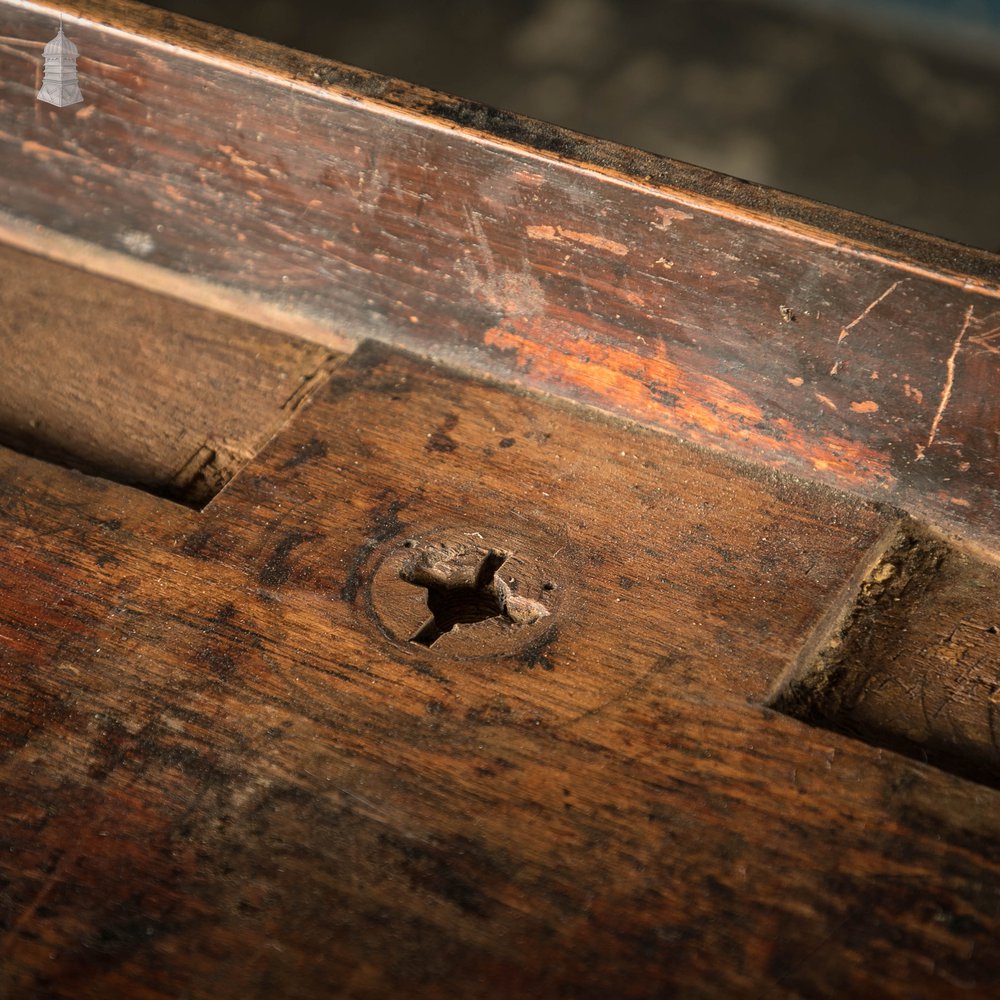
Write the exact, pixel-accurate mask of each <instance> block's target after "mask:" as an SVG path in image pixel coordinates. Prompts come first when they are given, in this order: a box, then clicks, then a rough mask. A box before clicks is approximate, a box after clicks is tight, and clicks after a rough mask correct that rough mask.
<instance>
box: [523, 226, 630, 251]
mask: <svg viewBox="0 0 1000 1000" xmlns="http://www.w3.org/2000/svg"><path fill="white" fill-rule="evenodd" d="M525 232H526V233H527V234H528V237H529V238H530V239H533V240H548V241H549V242H552V243H561V242H564V241H567V240H568V241H569V242H570V243H582V244H583V245H584V246H588V247H594V248H595V249H597V250H606V251H607V252H608V253H613V254H615V255H616V256H617V257H625V256H626V255H627V254H628V247H627V246H625V244H624V243H617V242H615V240H609V239H607V238H606V237H604V236H596V235H594V234H593V233H581V232H578V231H577V230H575V229H563V227H562V226H528V228H527V229H526V230H525Z"/></svg>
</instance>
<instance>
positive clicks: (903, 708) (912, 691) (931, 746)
mask: <svg viewBox="0 0 1000 1000" xmlns="http://www.w3.org/2000/svg"><path fill="white" fill-rule="evenodd" d="M998 615H1000V568H998V567H997V566H996V565H994V564H992V563H991V562H987V561H984V560H983V559H981V558H978V557H977V556H976V555H975V554H973V553H972V552H969V551H967V550H965V549H963V548H962V547H961V546H956V545H954V544H950V543H949V542H947V541H946V540H945V539H944V538H942V537H940V536H938V535H936V534H935V533H933V532H930V531H928V530H927V529H926V528H922V527H921V526H920V525H917V524H914V523H913V522H910V521H906V522H903V523H902V524H901V525H900V526H899V527H898V528H897V529H896V530H895V531H893V532H892V533H891V535H890V537H889V538H888V540H887V544H886V547H885V548H884V550H883V551H882V552H881V553H880V554H879V556H878V558H877V559H876V561H875V563H874V565H872V566H871V567H870V569H869V571H868V573H867V575H866V576H865V577H864V579H863V580H862V581H861V584H860V587H859V589H858V591H857V594H856V596H855V598H854V601H853V604H852V605H851V606H850V608H849V610H848V611H847V612H846V613H844V614H842V615H840V616H839V618H838V619H837V620H836V621H835V622H834V623H833V626H832V628H829V629H828V630H823V631H821V632H820V633H819V634H818V635H817V636H816V637H815V638H814V639H813V640H812V641H811V642H810V643H808V644H807V645H806V647H805V651H804V653H803V654H802V656H801V657H800V662H799V665H798V667H796V668H795V670H794V671H793V672H792V674H791V675H790V677H789V678H788V680H787V681H786V682H784V683H783V684H782V685H781V687H780V689H779V690H778V691H777V693H776V694H775V696H774V698H773V699H772V700H771V704H772V705H773V706H774V707H775V708H778V709H779V710H781V711H783V712H788V713H789V714H791V715H794V716H796V717H797V718H801V719H803V720H805V721H807V722H810V723H812V724H814V725H822V726H828V727H831V728H834V729H837V730H839V731H841V732H846V733H850V734H852V735H855V736H857V737H859V738H861V739H865V740H868V741H869V742H871V743H873V744H875V745H877V746H884V747H889V748H890V749H893V750H895V751H897V752H900V753H905V754H908V755H910V756H912V757H914V758H916V759H917V760H923V761H929V762H931V763H933V764H935V765H936V766H938V767H944V768H946V769H948V770H950V771H952V772H954V773H956V774H961V775H962V776H964V777H967V778H971V779H972V780H974V781H979V782H984V783H986V784H989V785H993V786H1000V677H998V675H997V665H998V663H1000V641H998V640H997V638H996V633H995V632H991V631H990V627H989V623H990V622H991V621H993V620H994V619H995V618H996V617H997V616H998Z"/></svg>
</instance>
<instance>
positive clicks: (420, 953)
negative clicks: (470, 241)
mask: <svg viewBox="0 0 1000 1000" xmlns="http://www.w3.org/2000/svg"><path fill="white" fill-rule="evenodd" d="M0 517H2V520H3V530H2V532H0V635H2V645H0V650H2V652H0V656H2V659H0V677H2V698H0V797H2V800H3V801H2V803H0V844H2V848H3V849H2V850H0V877H2V878H3V879H4V883H3V886H2V894H0V907H2V909H0V926H2V927H3V930H4V934H3V936H2V937H0V953H2V954H3V955H4V958H5V961H3V962H0V983H2V984H3V985H2V989H4V990H6V992H7V994H8V995H10V996H13V997H27V996H37V995H39V994H41V995H44V996H51V997H74V998H77V997H88V996H94V997H98V996H100V997H103V996H109V995H128V996H137V997H151V998H152V997H173V996H178V995H182V996H189V997H229V996H231V997H264V996H267V997H274V996H295V997H303V996H329V995H350V996H357V997H378V996H401V995H406V996H425V997H445V996H448V997H452V996H473V995H474V996H485V997H490V996H495V997H507V996H511V995H531V996H581V997H587V996H593V997H598V996H601V997H606V996H623V997H651V996H662V995H664V993H669V992H672V991H683V992H684V993H685V994H687V995H705V996H733V995H745V996H761V995H768V996H801V995H810V996H835V995H836V996H843V995H856V996H860V995H864V996H877V995H890V994H891V995H906V996H914V997H932V996H934V997H936V996H944V995H951V994H952V993H958V992H960V991H972V992H973V993H975V992H978V993H980V994H982V995H988V994H989V992H990V991H991V990H995V989H997V988H998V987H1000V949H998V946H997V940H998V931H1000V863H998V860H997V855H996V851H995V846H996V842H997V837H998V834H1000V827H998V817H1000V811H998V808H997V807H998V804H1000V798H998V795H1000V793H998V792H996V791H994V790H992V789H988V788H984V787H982V786H978V785H975V784H973V783H970V782H967V781H963V780H961V779H959V778H955V777H953V776H950V775H948V774H946V773H944V772H942V771H939V770H936V769H934V768H931V767H928V766H926V765H922V764H918V763H915V762H913V761H910V760H907V759H906V758H903V757H900V756H897V755H895V754H893V753H889V752H885V751H882V750H878V749H875V748H872V747H870V746H868V745H866V744H864V743H862V742H860V741H857V740H854V739H851V738H849V737H847V736H844V735H840V734H837V733H832V732H826V731H824V730H820V729H816V728H813V727H811V726H807V725H805V724H803V723H801V722H798V721H796V720H795V719H792V718H789V717H787V716H783V715H780V714H778V713H775V712H773V711H771V710H769V709H767V708H764V707H761V706H760V704H759V702H760V701H761V700H762V699H763V698H764V697H765V696H766V690H767V686H768V685H769V684H771V683H773V682H775V681H776V680H777V679H778V674H779V673H780V672H781V671H783V670H787V669H788V668H789V667H790V665H792V663H793V660H794V658H795V656H796V653H797V652H798V648H797V647H798V644H800V643H802V642H806V641H808V639H809V636H810V634H811V633H812V632H814V631H815V630H816V628H819V627H822V625H823V623H822V621H821V619H822V618H823V616H824V613H825V612H826V611H827V610H828V609H829V607H830V605H831V603H832V602H834V601H835V600H836V599H837V598H838V594H839V593H840V592H841V591H842V590H843V589H844V588H848V589H849V588H850V587H851V586H853V584H852V583H851V577H852V574H856V572H858V571H862V572H863V571H864V570H865V568H866V567H868V566H870V565H871V564H872V563H873V562H877V561H878V560H877V556H878V552H879V551H880V550H881V549H880V547H882V546H885V545H886V544H887V540H888V539H890V538H891V537H892V535H893V532H894V531H895V530H896V525H897V524H898V518H897V515H896V514H895V513H894V512H893V511H892V510H890V509H888V508H882V507H876V506H873V505H870V504H866V503H865V502H863V501H860V500H857V499H852V498H849V497H846V496H844V495H841V494H836V493H833V492H832V491H828V490H825V489H823V488H820V487H817V486H811V485H808V484H804V483H799V482H796V481H794V480H791V479H789V478H787V477H784V476H779V475H777V474H774V473H771V472H767V471H762V470H753V469H750V468H748V467H744V466H740V465H738V464H736V463H733V462H731V461H728V460H723V459H720V458H718V457H713V456H711V455H709V454H707V453H705V452H703V451H699V450H696V449H691V448H689V447H687V446H683V445H680V444H677V443H675V442H672V441H671V440H670V439H669V438H667V437H664V436H660V435H657V434H655V433H653V432H651V431H647V430H643V429H641V428H639V427H637V426H636V425H634V424H622V423H617V422H615V421H613V420H610V419H607V418H605V417H601V416H597V415H594V414H592V413H588V412H587V411H585V410H583V409H581V408H576V407H571V406H568V405H566V404H561V403H554V402H551V401H544V400H542V399H539V398H537V397H532V396H529V395H525V394H522V393H520V392H517V391H514V390H512V389H510V388H505V387H502V386H499V385H495V384H490V383H485V382H478V381H475V380H472V379H469V378H465V377H460V376H458V375H456V374H454V373H451V372H449V371H447V370H443V369H437V368H434V367H432V366H430V365H428V364H427V363H426V362H422V361H419V360H417V359H414V358H412V357H409V356H406V355H401V354H397V353H393V352H388V351H386V350H385V349H382V348H377V347H366V348H364V349H363V350H361V351H359V352H358V353H356V354H355V355H354V356H353V357H352V358H351V359H350V360H349V362H348V363H347V364H346V365H344V366H342V367H340V368H338V369H337V370H336V371H334V372H333V374H332V375H331V378H330V381H329V383H328V384H327V385H326V386H325V387H323V388H321V389H320V390H319V391H318V392H317V393H316V394H315V395H314V396H313V400H312V402H311V403H309V404H307V405H306V406H305V407H304V408H302V409H301V410H300V411H299V412H298V413H297V414H296V415H295V417H294V419H293V420H292V421H291V422H290V423H289V424H288V425H286V427H285V428H284V429H283V430H282V431H281V432H280V433H279V435H278V436H277V437H276V438H275V439H274V440H273V441H272V442H271V444H270V445H269V446H268V447H267V448H266V449H265V450H264V451H263V452H262V453H261V455H260V456H259V457H258V458H257V459H256V460H255V461H254V462H252V463H251V465H250V466H249V467H248V468H247V469H245V470H244V471H243V472H242V473H241V474H240V475H239V476H237V478H236V479H235V480H233V481H232V482H231V483H230V484H229V486H228V487H227V489H226V490H224V491H223V492H222V493H220V494H219V495H218V496H217V497H216V498H215V499H214V500H213V501H212V502H211V503H210V504H209V505H208V507H207V508H205V510H203V511H201V512H197V511H194V510H190V509H188V508H185V507H182V506H179V505H176V504H172V503H169V502H167V501H164V500H160V499H157V498H155V497H152V496H150V495H148V494H146V493H142V492H140V491H136V490H133V489H129V488H127V487H123V486H120V485H117V484H113V483H108V482H105V481H102V480H97V479H92V478H88V477H85V476H82V475H80V474H79V473H76V472H73V471H69V470H64V469H61V468H58V467H55V466H53V465H48V464H46V463H42V462H38V461H36V460H34V459H30V458H25V457H22V456H19V455H17V454H15V453H13V452H11V451H6V450H4V451H0ZM491 551H492V552H502V554H503V557H504V561H503V563H502V565H501V566H500V568H499V571H498V572H499V573H500V575H501V577H502V579H503V581H504V587H505V588H507V590H508V591H509V592H510V593H513V594H514V595H515V596H518V597H520V598H522V599H524V600H525V601H530V602H532V603H533V605H541V606H542V607H543V610H544V611H547V612H548V613H547V614H542V613H540V612H539V611H538V609H537V608H536V613H535V615H534V617H533V618H531V619H530V620H528V619H524V620H523V621H522V623H521V624H514V622H513V621H510V620H508V619H509V616H508V619H504V617H503V616H502V615H494V616H493V618H492V619H488V620H483V621H480V622H478V623H469V622H466V623H465V624H460V625H459V627H458V628H457V630H456V629H452V630H451V631H450V632H448V633H447V634H445V635H444V636H442V637H441V638H439V639H438V640H437V641H435V642H433V643H432V644H431V645H429V646H428V645H424V644H422V643H419V642H413V641H412V638H413V637H414V636H415V635H416V634H417V631H418V630H414V631H411V625H412V623H413V622H416V623H417V626H419V625H420V622H421V621H422V620H423V619H424V618H425V617H426V615H427V613H428V610H429V609H428V608H427V607H426V606H425V603H424V602H425V601H426V600H427V597H426V594H427V593H428V592H427V591H425V590H424V589H423V588H421V587H419V586H417V585H415V584H412V583H407V582H406V581H405V580H404V579H401V577H400V573H401V572H402V573H403V575H404V576H410V577H416V576H420V573H418V572H417V569H415V568H414V566H415V565H416V564H415V563H414V560H416V562H417V563H419V565H420V566H421V567H423V568H424V570H427V567H432V566H437V567H438V568H439V569H440V566H441V563H442V561H443V562H444V563H446V564H447V565H450V566H451V567H452V570H453V571H454V573H455V574H456V579H457V578H459V577H461V578H462V579H466V578H465V577H463V576H462V574H463V573H464V572H465V570H464V569H463V568H462V566H460V565H458V564H459V563H461V562H462V559H463V558H466V557H468V559H470V560H472V559H473V555H474V554H475V553H477V552H478V553H483V554H487V553H489V552H491ZM456 552H461V553H464V556H461V557H459V556H457V555H456ZM425 557H426V558H425ZM445 569H447V566H446V567H445ZM427 572H429V570H427ZM440 572H441V573H445V570H440ZM421 579H423V577H421ZM472 583H475V580H473V581H472ZM472 583H469V582H468V580H466V583H465V584H463V585H462V586H463V587H464V588H465V590H470V589H474V588H473V586H472ZM461 590H462V587H459V588H458V589H457V590H453V591H452V593H451V598H455V597H456V595H457V594H458V593H459V591H461ZM463 600H465V601H466V603H465V604H463V607H465V608H466V610H468V608H469V607H473V608H479V609H480V610H481V609H482V607H483V605H482V603H481V601H483V600H485V597H484V595H483V593H482V591H481V590H479V591H477V596H476V598H475V600H472V599H471V598H469V595H467V594H466V595H465V598H463ZM445 605H446V606H447V607H454V605H451V604H448V602H447V601H445Z"/></svg>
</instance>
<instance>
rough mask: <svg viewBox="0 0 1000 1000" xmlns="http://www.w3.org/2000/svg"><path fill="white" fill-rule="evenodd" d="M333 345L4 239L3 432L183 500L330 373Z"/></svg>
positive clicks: (252, 448) (2, 438) (248, 452)
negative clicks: (51, 257) (87, 270)
mask: <svg viewBox="0 0 1000 1000" xmlns="http://www.w3.org/2000/svg"><path fill="white" fill-rule="evenodd" d="M334 360H335V356H334V355H333V354H331V352H330V351H329V350H328V349H326V348H323V347H320V346H318V345H315V344H309V343H307V342H305V341H301V340H294V339H292V338H290V337H288V336H284V335H281V334H278V333H274V332H272V331H270V330H264V329H261V328H259V327H255V326H252V325H251V324H249V323H246V322H242V321H240V320H237V319H234V318H231V317H228V316H224V315H222V314H219V313H213V312H208V311H206V310H203V309H198V308H195V307H194V306H191V305H189V304H186V303H183V302H179V301H177V300H176V299H172V298H168V297H166V296H163V295H156V294H153V293H151V292H148V291H145V290H143V289H139V288H135V287H134V286H131V285H126V284H123V283H121V282H117V281H111V280H108V279H106V278H100V277H96V276H94V275H90V274H86V273H85V272H82V271H79V270H78V269H76V268H71V267H67V266H65V265H63V264H57V263H54V262H52V261H48V260H44V259H43V258H40V257H37V256H35V255H34V254H27V253H23V252H21V251H18V250H14V249H12V248H10V247H6V246H0V443H2V444H4V445H6V446H8V447H11V448H16V449H17V450H19V451H22V452H25V453H27V454H31V455H36V456H38V457H41V458H45V459H47V460H49V461H54V462H59V463H61V464H63V465H68V466H71V467H73V468H77V469H82V470H84V471H88V472H93V473H95V474H97V475H101V476H103V477H105V478H109V479H115V480H117V481H119V482H125V483H134V484H136V485H139V486H142V487H144V488H146V489H150V490H152V491H153V492H156V493H161V494H163V495H165V496H170V497H173V498H175V499H179V500H182V501H183V502H185V503H190V504H194V505H199V504H202V503H204V502H206V501H207V500H209V499H210V498H211V497H212V496H214V495H215V493H217V492H218V491H219V489H221V488H222V486H224V485H225V483H227V482H228V481H229V479H230V478H231V477H232V476H233V475H234V474H235V473H236V472H237V471H238V470H239V468H240V467H241V466H242V465H243V464H244V463H245V462H246V461H247V460H248V459H249V458H250V457H251V456H253V455H254V454H256V452H257V451H258V450H259V449H260V448H261V446H262V445H263V444H264V443H265V442H266V441H267V440H268V438H270V437H271V435H272V434H273V433H274V432H275V431H276V430H277V429H278V428H279V427H280V426H281V425H282V424H283V423H284V422H285V421H286V420H287V419H288V418H289V416H290V415H291V413H293V412H294V410H295V408H296V407H297V406H298V405H300V404H301V402H302V400H303V399H304V398H305V397H306V396H307V395H308V393H309V392H310V391H311V389H312V388H313V387H314V386H315V384H316V383H317V381H320V380H322V379H324V378H325V377H326V374H327V371H328V369H329V367H330V365H331V364H332V363H333V362H334Z"/></svg>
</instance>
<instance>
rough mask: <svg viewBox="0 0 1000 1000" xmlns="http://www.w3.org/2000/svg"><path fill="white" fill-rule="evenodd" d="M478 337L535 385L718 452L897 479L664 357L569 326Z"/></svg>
mask: <svg viewBox="0 0 1000 1000" xmlns="http://www.w3.org/2000/svg"><path fill="white" fill-rule="evenodd" d="M543 338H544V339H543ZM483 340H484V343H485V344H487V345H488V346H491V347H495V348H498V349H499V350H502V351H510V352H512V353H513V355H514V356H515V359H516V364H517V366H518V367H519V368H520V369H522V370H523V371H524V372H526V373H530V381H531V383H532V384H533V385H534V386H539V387H545V386H563V385H566V384H569V385H572V386H575V387H576V388H577V389H578V390H579V392H578V393H577V394H576V395H577V396H579V397H582V398H584V399H587V398H589V400H591V401H593V402H595V403H598V404H601V403H603V404H606V405H608V406H609V407H610V408H612V409H615V410H619V411H622V412H625V413H627V414H628V416H630V417H632V418H633V419H637V420H640V421H645V422H648V423H651V424H654V425H657V426H660V427H663V428H665V429H667V430H670V431H673V432H674V433H677V434H679V435H681V436H682V437H684V438H686V439H687V440H689V441H694V442H697V443H699V444H707V445H714V446H716V447H718V446H720V445H724V444H725V442H727V441H737V442H740V444H741V447H740V449H739V450H740V451H744V452H747V451H752V452H754V453H755V454H756V455H757V456H758V457H759V456H761V455H765V456H767V455H770V456H772V458H771V459H770V461H772V463H773V464H775V465H788V464H793V463H795V462H798V463H802V464H805V465H808V466H811V467H812V468H814V469H817V470H821V471H823V472H826V473H829V474H831V475H833V476H836V478H837V479H838V480H839V481H840V482H843V483H849V484H852V485H865V484H867V485H881V484H882V482H888V483H892V482H894V481H895V479H894V477H893V475H892V473H891V466H890V463H889V459H888V457H887V456H886V455H885V454H883V453H882V452H879V451H876V450H875V449H873V448H869V447H866V446H865V445H863V444H860V443H859V442H857V441H852V440H849V439H847V438H841V437H838V436H836V435H826V436H819V435H816V434H814V433H808V432H806V431H803V430H802V429H801V428H799V427H797V426H796V425H794V424H793V423H792V422H791V421H789V420H787V419H784V418H775V417H773V416H772V417H766V416H765V414H764V411H763V410H762V409H761V407H760V406H758V405H757V404H756V403H755V402H754V401H753V400H752V399H750V398H749V397H748V396H746V395H745V394H744V393H743V392H741V391H740V390H739V389H736V388H735V387H733V386H732V385H730V384H729V383H727V382H724V381H723V380H722V379H720V378H717V377H715V376H713V375H708V374H698V373H694V372H691V371H689V370H687V369H685V368H683V367H681V366H679V365H677V364H674V363H673V362H672V361H671V360H670V359H669V358H668V357H667V356H666V355H665V352H664V353H661V354H660V355H658V356H657V357H653V358H649V357H646V358H644V357H640V356H638V355H636V354H635V353H634V352H633V351H630V350H626V349H624V348H621V347H616V346H614V345H611V344H602V343H597V342H595V341H591V340H584V339H581V338H579V337H578V336H577V335H574V331H572V330H570V329H562V330H560V329H557V328H554V327H553V325H552V324H551V322H548V323H546V325H545V327H544V329H543V328H542V327H541V326H540V325H539V324H538V323H537V322H532V321H531V320H529V319H521V320H514V321H513V322H511V321H508V322H507V323H506V324H505V325H504V327H503V328H500V327H494V328H493V329H491V330H488V331H486V333H485V335H484V337H483ZM661 348H662V345H661ZM765 460H766V459H765Z"/></svg>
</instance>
